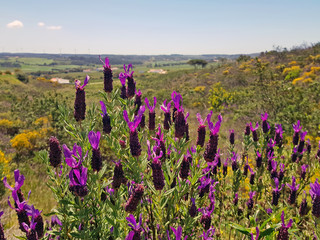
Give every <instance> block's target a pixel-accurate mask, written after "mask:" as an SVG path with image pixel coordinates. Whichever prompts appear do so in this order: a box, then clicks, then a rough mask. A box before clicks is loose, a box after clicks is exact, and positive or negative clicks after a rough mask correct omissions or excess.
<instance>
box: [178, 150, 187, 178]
mask: <svg viewBox="0 0 320 240" xmlns="http://www.w3.org/2000/svg"><path fill="white" fill-rule="evenodd" d="M189 169H190V162H189V160H188V158H187V156H186V155H184V157H183V160H182V163H181V167H180V173H179V175H180V178H181V179H187V178H188V176H189Z"/></svg>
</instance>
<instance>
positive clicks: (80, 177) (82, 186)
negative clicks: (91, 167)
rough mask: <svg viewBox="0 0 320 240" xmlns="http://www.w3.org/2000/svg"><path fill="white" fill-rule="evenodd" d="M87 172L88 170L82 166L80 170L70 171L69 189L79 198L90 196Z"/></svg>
mask: <svg viewBox="0 0 320 240" xmlns="http://www.w3.org/2000/svg"><path fill="white" fill-rule="evenodd" d="M87 172H88V169H87V168H85V167H82V166H81V167H80V168H78V169H72V170H71V171H70V173H69V179H70V184H69V189H70V191H71V192H72V193H73V194H74V195H76V196H79V197H85V196H86V195H87V194H88V188H87Z"/></svg>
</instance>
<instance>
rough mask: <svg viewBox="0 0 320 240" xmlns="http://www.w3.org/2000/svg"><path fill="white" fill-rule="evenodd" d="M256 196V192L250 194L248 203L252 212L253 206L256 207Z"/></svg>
mask: <svg viewBox="0 0 320 240" xmlns="http://www.w3.org/2000/svg"><path fill="white" fill-rule="evenodd" d="M255 194H256V192H255V191H253V192H249V200H248V201H247V203H246V204H247V207H248V209H249V210H251V209H252V208H253V205H254V201H253V196H254V195H255Z"/></svg>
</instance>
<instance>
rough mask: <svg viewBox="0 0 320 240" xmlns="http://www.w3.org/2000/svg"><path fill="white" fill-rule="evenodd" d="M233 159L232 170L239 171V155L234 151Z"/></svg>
mask: <svg viewBox="0 0 320 240" xmlns="http://www.w3.org/2000/svg"><path fill="white" fill-rule="evenodd" d="M231 161H232V164H231V166H232V171H234V172H235V171H237V170H238V168H239V166H238V155H237V154H236V153H235V152H232V157H231Z"/></svg>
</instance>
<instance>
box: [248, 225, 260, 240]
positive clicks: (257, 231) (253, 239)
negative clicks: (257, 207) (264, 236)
mask: <svg viewBox="0 0 320 240" xmlns="http://www.w3.org/2000/svg"><path fill="white" fill-rule="evenodd" d="M250 234H251V240H258V239H259V235H260V230H259V228H258V227H256V237H255V238H254V236H253V233H250Z"/></svg>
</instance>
